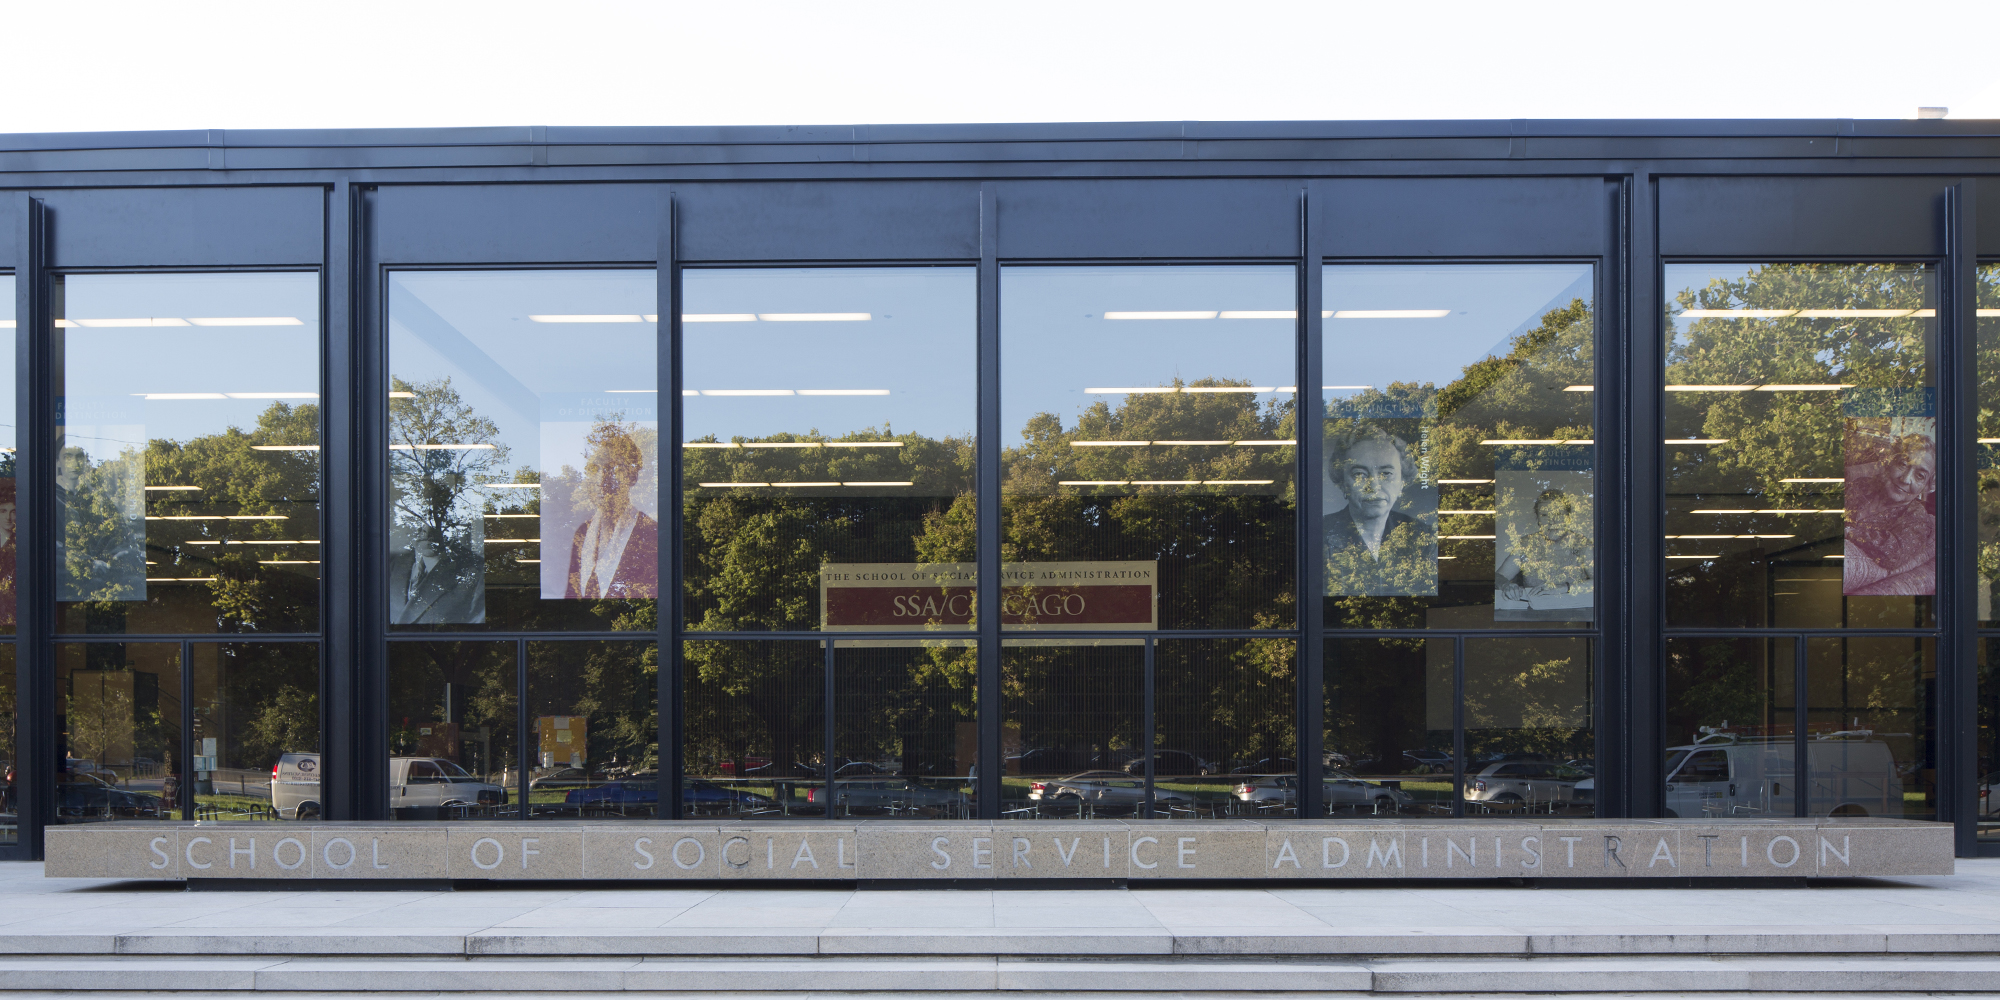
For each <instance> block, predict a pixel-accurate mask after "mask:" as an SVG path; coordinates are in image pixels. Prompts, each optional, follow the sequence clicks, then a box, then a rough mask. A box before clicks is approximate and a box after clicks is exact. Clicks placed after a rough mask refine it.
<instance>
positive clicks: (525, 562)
mask: <svg viewBox="0 0 2000 1000" xmlns="http://www.w3.org/2000/svg"><path fill="white" fill-rule="evenodd" d="M514 561H515V562H516V563H519V564H520V565H523V566H539V565H541V564H542V561H541V560H540V559H519V558H517V559H515V560H514Z"/></svg>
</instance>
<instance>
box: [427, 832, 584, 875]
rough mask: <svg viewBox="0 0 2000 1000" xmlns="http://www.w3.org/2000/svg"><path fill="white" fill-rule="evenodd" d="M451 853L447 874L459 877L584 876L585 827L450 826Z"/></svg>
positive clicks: (447, 848)
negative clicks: (583, 828)
mask: <svg viewBox="0 0 2000 1000" xmlns="http://www.w3.org/2000/svg"><path fill="white" fill-rule="evenodd" d="M445 852H446V857H447V858H448V859H449V860H448V861H447V862H446V864H447V868H446V874H447V876H448V877H450V878H455V879H460V878H462V879H496V880H502V879H504V880H516V879H579V878H582V877H583V830H582V829H580V828H578V827H573V826H557V825H554V824H541V823H515V824H509V825H507V826H471V825H464V826H457V825H454V826H448V827H447V830H446V839H445Z"/></svg>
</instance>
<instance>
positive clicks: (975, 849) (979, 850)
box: [972, 837, 993, 868]
mask: <svg viewBox="0 0 2000 1000" xmlns="http://www.w3.org/2000/svg"><path fill="white" fill-rule="evenodd" d="M992 842H993V838H992V837H974V838H972V867H974V868H991V867H993V862H992V860H991V859H992V857H993V848H991V847H981V846H979V845H981V844H991V843H992ZM981 857H985V858H987V859H988V860H987V862H986V863H985V864H980V863H979V859H980V858H981Z"/></svg>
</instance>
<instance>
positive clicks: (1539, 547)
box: [1493, 445, 1597, 622]
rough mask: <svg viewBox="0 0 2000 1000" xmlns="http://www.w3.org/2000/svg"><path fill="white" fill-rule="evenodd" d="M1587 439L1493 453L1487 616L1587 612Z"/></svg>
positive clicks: (1590, 508)
mask: <svg viewBox="0 0 2000 1000" xmlns="http://www.w3.org/2000/svg"><path fill="white" fill-rule="evenodd" d="M1591 452H1592V449H1591V448H1590V446H1588V445H1512V446H1507V447H1502V448H1500V449H1498V451H1497V453H1496V454H1495V455H1494V456H1493V464H1494V470H1493V490H1494V494H1495V496H1494V499H1495V508H1494V510H1495V514H1494V528H1495V530H1494V533H1493V534H1494V540H1493V546H1494V549H1493V567H1494V569H1493V620H1494V621H1497V622H1587V621H1592V620H1594V618H1593V616H1594V613H1595V608H1596V595H1595V593H1594V588H1593V577H1594V576H1595V569H1596V566H1595V558H1594V551H1595V548H1596V544H1595V543H1596V529H1595V527H1594V525H1595V521H1594V520H1593V518H1594V517H1595V508H1596V506H1597V505H1596V489H1597V486H1596V482H1597V479H1596V474H1595V473H1594V472H1593V471H1592V468H1591V465H1592V454H1591Z"/></svg>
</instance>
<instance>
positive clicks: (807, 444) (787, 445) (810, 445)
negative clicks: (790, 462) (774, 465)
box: [743, 441, 826, 448]
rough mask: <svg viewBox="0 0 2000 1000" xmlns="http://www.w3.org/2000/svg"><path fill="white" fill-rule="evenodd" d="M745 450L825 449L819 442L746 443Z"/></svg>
mask: <svg viewBox="0 0 2000 1000" xmlns="http://www.w3.org/2000/svg"><path fill="white" fill-rule="evenodd" d="M743 447H745V448H824V447H826V446H825V445H823V444H821V443H820V442H818V441H745V442H744V443H743Z"/></svg>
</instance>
